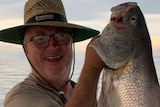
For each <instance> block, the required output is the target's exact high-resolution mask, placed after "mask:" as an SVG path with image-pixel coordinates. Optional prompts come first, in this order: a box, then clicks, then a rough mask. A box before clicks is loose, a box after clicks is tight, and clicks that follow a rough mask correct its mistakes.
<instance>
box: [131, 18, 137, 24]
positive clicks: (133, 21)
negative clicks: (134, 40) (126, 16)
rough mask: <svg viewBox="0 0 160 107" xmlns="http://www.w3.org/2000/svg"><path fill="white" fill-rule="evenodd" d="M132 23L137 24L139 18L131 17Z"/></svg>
mask: <svg viewBox="0 0 160 107" xmlns="http://www.w3.org/2000/svg"><path fill="white" fill-rule="evenodd" d="M130 21H131V23H132V24H136V22H137V17H135V16H133V17H131V18H130Z"/></svg>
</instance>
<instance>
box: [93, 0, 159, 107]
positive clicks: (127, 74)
mask: <svg viewBox="0 0 160 107" xmlns="http://www.w3.org/2000/svg"><path fill="white" fill-rule="evenodd" d="M111 11H112V14H111V18H110V22H109V24H108V25H107V26H106V27H105V28H104V30H103V32H102V34H101V36H100V37H99V38H98V39H97V40H96V41H95V42H94V43H92V44H91V46H93V47H94V48H95V49H96V51H97V53H98V54H99V55H100V57H101V58H102V60H103V61H104V62H105V64H106V65H107V68H106V69H105V70H104V71H103V79H102V89H101V93H100V98H99V102H98V107H160V89H159V83H158V79H157V75H156V70H155V66H154V62H153V57H152V47H151V40H150V36H149V32H148V29H147V26H146V22H145V19H144V16H143V13H142V11H141V10H140V8H139V6H138V5H137V3H136V2H127V3H123V4H120V5H117V6H115V7H113V8H112V9H111Z"/></svg>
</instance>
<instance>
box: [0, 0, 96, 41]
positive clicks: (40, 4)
mask: <svg viewBox="0 0 160 107" xmlns="http://www.w3.org/2000/svg"><path fill="white" fill-rule="evenodd" d="M30 26H53V27H65V28H69V29H71V30H72V32H73V34H74V37H73V41H74V42H78V41H82V40H85V39H88V38H90V37H92V36H95V35H98V34H99V31H97V30H94V29H91V28H88V27H84V26H80V25H76V24H72V23H68V22H67V19H66V14H65V11H64V6H63V4H62V2H61V0H28V1H27V2H26V4H25V9H24V25H20V26H16V27H12V28H8V29H5V30H1V31H0V41H4V42H9V43H15V44H22V42H23V38H24V33H25V30H26V29H27V28H28V27H30Z"/></svg>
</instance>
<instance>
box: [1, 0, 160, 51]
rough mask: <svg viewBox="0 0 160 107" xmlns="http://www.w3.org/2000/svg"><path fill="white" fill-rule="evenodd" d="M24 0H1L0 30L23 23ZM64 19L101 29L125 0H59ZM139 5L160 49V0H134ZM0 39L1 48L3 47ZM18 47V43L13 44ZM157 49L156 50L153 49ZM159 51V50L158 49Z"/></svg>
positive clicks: (80, 47) (155, 44) (154, 43)
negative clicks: (112, 9) (61, 4)
mask: <svg viewBox="0 0 160 107" xmlns="http://www.w3.org/2000/svg"><path fill="white" fill-rule="evenodd" d="M26 1H27V0H0V4H1V6H0V14H1V16H0V30H1V29H4V28H8V27H12V26H17V25H21V24H23V8H24V7H23V6H24V4H25V2H26ZM62 1H63V4H64V6H65V9H66V14H67V19H68V21H69V22H71V23H76V24H80V25H84V26H88V27H91V28H94V29H98V30H100V31H102V30H103V28H104V27H105V26H106V24H107V23H108V22H109V18H110V14H111V13H110V9H111V7H113V6H115V5H117V4H120V3H123V2H127V1H126V0H110V1H109V0H99V1H97V0H62ZM132 2H137V3H138V5H139V6H140V8H141V10H142V12H143V14H144V16H145V19H146V22H147V26H148V29H149V32H150V35H151V38H152V44H153V47H154V49H158V50H160V43H159V41H160V30H159V27H160V9H159V4H160V0H152V1H151V0H134V1H132ZM87 43H88V41H84V42H80V43H77V44H76V46H77V50H82V51H84V47H85V46H86V44H87ZM6 45H8V44H5V43H1V42H0V48H1V49H2V48H3V47H6ZM16 47H17V46H16ZM156 52H157V51H156ZM158 52H159V51H158Z"/></svg>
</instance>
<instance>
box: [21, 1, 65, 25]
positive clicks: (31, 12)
mask: <svg viewBox="0 0 160 107" xmlns="http://www.w3.org/2000/svg"><path fill="white" fill-rule="evenodd" d="M51 13H54V14H59V15H61V16H63V17H64V18H66V14H65V10H64V6H63V3H62V1H61V0H28V1H27V2H26V4H25V9H24V23H26V22H27V21H28V20H29V19H31V18H33V17H36V16H39V15H45V14H51Z"/></svg>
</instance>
